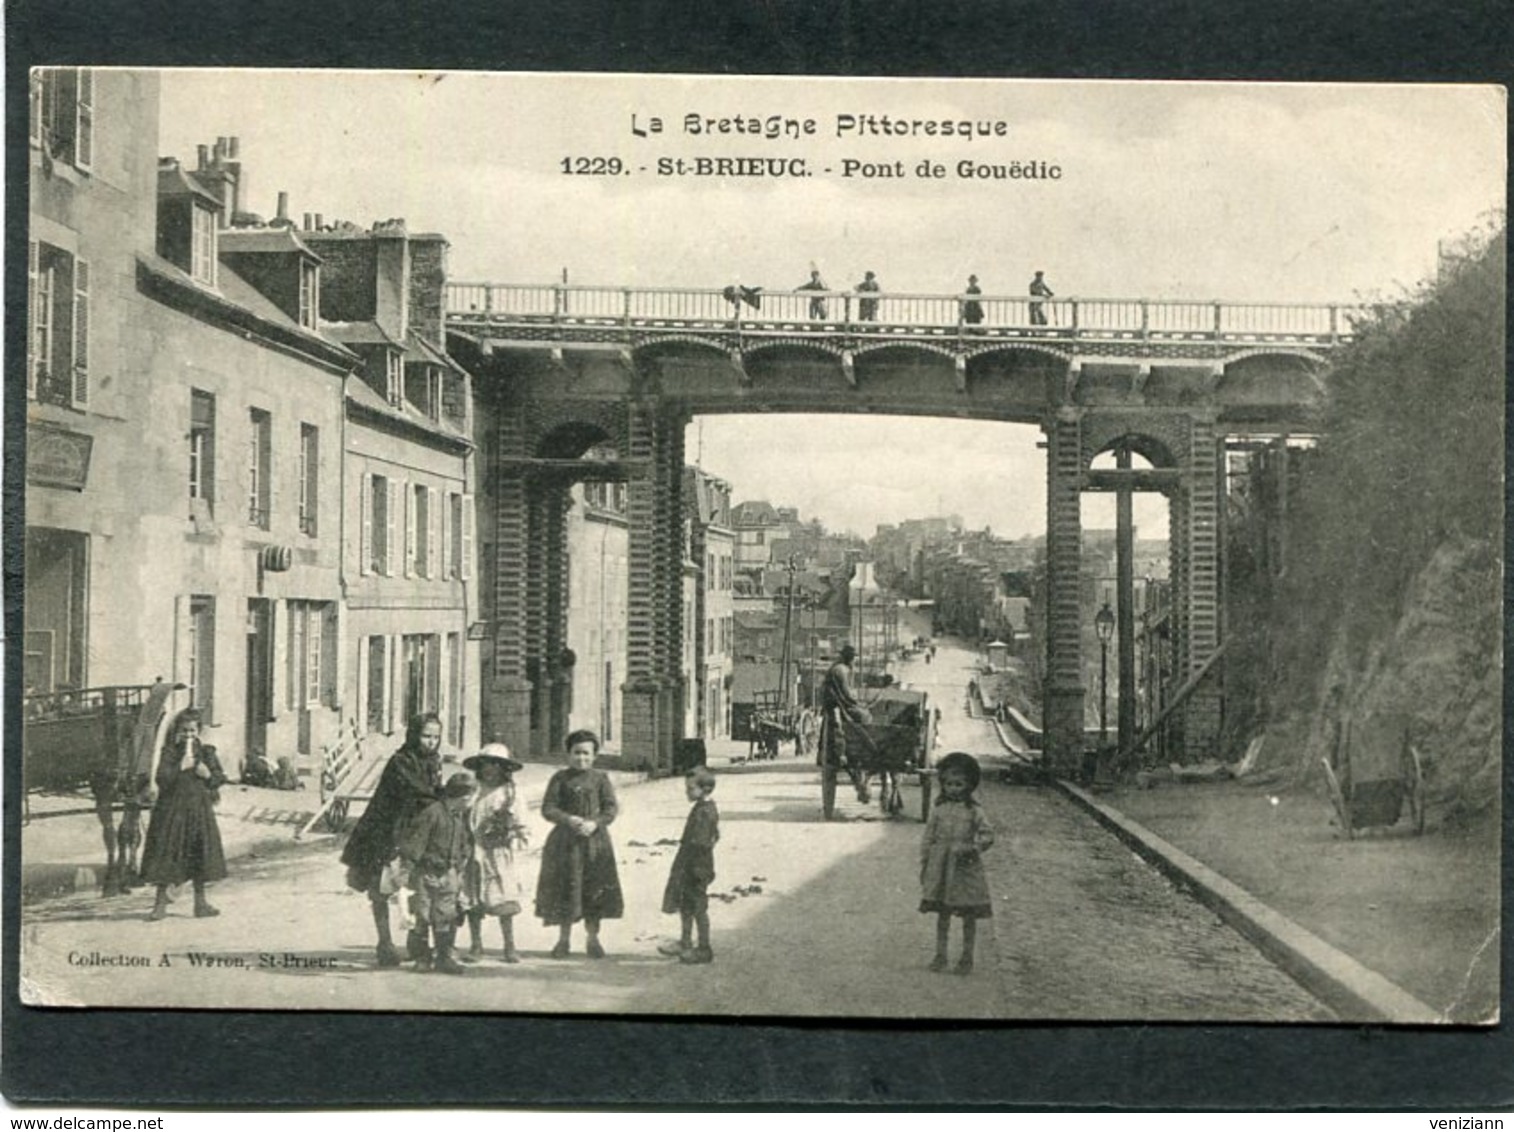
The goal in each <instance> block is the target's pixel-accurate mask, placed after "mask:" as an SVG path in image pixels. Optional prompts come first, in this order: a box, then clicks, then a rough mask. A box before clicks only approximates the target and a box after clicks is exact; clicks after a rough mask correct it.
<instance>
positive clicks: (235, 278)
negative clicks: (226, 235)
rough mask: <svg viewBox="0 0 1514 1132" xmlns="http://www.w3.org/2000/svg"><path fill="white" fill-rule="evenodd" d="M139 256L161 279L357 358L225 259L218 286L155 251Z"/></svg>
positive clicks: (220, 266)
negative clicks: (209, 284) (287, 311)
mask: <svg viewBox="0 0 1514 1132" xmlns="http://www.w3.org/2000/svg"><path fill="white" fill-rule="evenodd" d="M137 259H138V262H139V263H141V265H142V266H143V267H144V268H145V269H146V270H148V271H149V272H152V273H153V274H155V275H157V276H159V277H160V278H162V279H165V280H168V281H169V282H171V283H176V284H179V285H180V286H183V287H189V288H193V289H194V290H195V291H197V292H199V293H200V294H202V295H204V296H206V297H208V298H211V299H213V300H216V301H218V302H220V303H224V304H227V305H229V306H231V307H234V308H236V309H237V310H240V311H241V312H243V313H245V314H249V315H252V316H253V317H255V318H256V319H258V320H259V321H260V322H264V323H267V324H269V325H270V326H274V327H277V328H278V329H279V330H280V331H282V332H283V333H284V334H285V335H293V336H295V337H297V338H299V339H301V340H303V341H306V342H309V343H311V344H312V345H315V346H319V347H321V348H322V349H323V350H324V351H325V352H327V354H328V356H329V355H330V354H331V353H332V352H335V353H336V354H339V355H345V360H346V361H348V362H355V361H356V359H354V358H352V356H351V354H350V353H349V352H348V351H347V350H345V349H343V348H342V345H341V342H340V339H335V338H334V337H333V336H331V335H328V334H324V333H317V332H316V331H313V330H311V329H310V328H309V327H308V326H301V325H300V324H299V323H298V322H296V321H295V320H294V319H292V318H290V317H289V316H288V315H287V314H285V313H284V312H283V311H282V310H280V309H279V307H278V306H277V305H276V304H275V303H273V302H272V301H271V300H270V299H268V298H266V297H265V296H264V295H263V293H262V292H261V291H259V290H258V289H257V288H256V287H254V286H253V285H252V284H251V283H249V282H247V280H245V279H243V278H242V277H241V276H240V275H238V274H237V273H236V272H235V271H234V270H232V269H231V268H230V267H229V266H227V265H226V264H225V263H219V264H217V265H216V286H215V287H213V288H212V287H207V286H205V285H204V284H203V283H200V282H199V281H197V280H195V279H192V278H191V277H190V275H189V273H188V272H187V271H185V270H184V269H183V268H181V267H179V266H178V265H177V264H175V263H173V262H171V261H169V260H166V259H164V258H163V257H162V256H159V255H157V254H155V253H139V254H138V256H137Z"/></svg>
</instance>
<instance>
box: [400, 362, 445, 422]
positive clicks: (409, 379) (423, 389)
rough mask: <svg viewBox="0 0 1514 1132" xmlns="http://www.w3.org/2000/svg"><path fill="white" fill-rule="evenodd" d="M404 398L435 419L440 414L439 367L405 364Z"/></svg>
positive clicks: (440, 379)
mask: <svg viewBox="0 0 1514 1132" xmlns="http://www.w3.org/2000/svg"><path fill="white" fill-rule="evenodd" d="M405 400H407V401H409V402H410V404H411V405H413V406H415V408H416V409H418V410H419V411H420V412H421V413H423V414H425V415H426V416H427V417H429V418H430V419H431V420H433V421H434V420H436V419H437V417H438V416H439V414H440V409H441V400H442V374H441V370H440V368H438V367H437V366H429V365H409V366H406V367H405Z"/></svg>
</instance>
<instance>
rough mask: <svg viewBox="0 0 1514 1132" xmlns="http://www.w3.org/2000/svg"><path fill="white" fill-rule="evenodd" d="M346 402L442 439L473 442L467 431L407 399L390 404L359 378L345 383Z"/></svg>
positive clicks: (466, 442) (469, 444)
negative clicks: (431, 415) (426, 412)
mask: <svg viewBox="0 0 1514 1132" xmlns="http://www.w3.org/2000/svg"><path fill="white" fill-rule="evenodd" d="M347 402H348V404H350V405H354V406H356V407H358V408H360V409H363V410H366V411H367V412H368V413H370V414H371V415H374V416H379V417H385V418H387V419H389V420H391V421H395V422H396V423H400V424H405V425H409V426H410V427H411V428H416V429H420V430H422V431H424V432H428V433H430V434H431V435H433V436H436V437H440V438H442V439H444V440H450V441H454V442H459V441H460V442H462V443H464V444H467V445H468V446H470V447H471V446H472V444H473V441H472V438H471V437H469V436H468V434H467V433H465V432H463V431H462V430H460V429H455V428H453V427H452V426H451V425H449V424H447V423H446V422H445V421H440V420H433V419H432V418H430V417H428V416H426V414H425V413H423V412H421V411H420V410H419V409H416V408H415V407H414V406H413V405H411V404H410V403H409V402H408V401H404V402H401V403H400V404H398V405H391V404H390V403H389V402H388V401H387V400H385V399H384V397H383V396H381V395H380V394H379V392H378V391H377V390H376V389H374V388H373V387H372V386H371V385H369V384H368V383H367V382H366V381H363V380H362V379H361V378H359V379H358V380H356V381H349V382H348V383H347Z"/></svg>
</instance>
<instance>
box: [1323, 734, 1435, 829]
mask: <svg viewBox="0 0 1514 1132" xmlns="http://www.w3.org/2000/svg"><path fill="white" fill-rule="evenodd" d="M1322 761H1323V762H1324V764H1325V782H1326V785H1327V786H1328V787H1329V789H1330V804H1331V805H1332V806H1333V807H1334V809H1335V816H1336V820H1337V821H1338V822H1339V823H1340V828H1341V832H1342V834H1344V836H1345V837H1346V838H1347V839H1348V840H1349V839H1351V838H1352V837H1354V836H1355V834H1356V831H1357V830H1361V829H1369V828H1372V827H1374V826H1378V827H1381V826H1390V825H1395V824H1397V823H1398V821H1399V819H1400V818H1401V817H1402V816H1403V813H1404V808H1405V806H1406V805H1407V807H1408V812H1409V822H1410V824H1411V825H1412V827H1413V829H1414V832H1415V833H1416V834H1419V833H1423V832H1424V831H1425V768H1424V762H1423V760H1422V759H1421V758H1420V754H1419V750H1418V748H1416V747H1415V746H1414V744H1413V743H1411V742H1410V741H1409V732H1408V729H1407V728H1406V727H1404V726H1403V725H1402V724H1399V723H1394V722H1391V721H1373V722H1370V723H1368V724H1366V725H1364V726H1361V727H1357V728H1355V729H1353V727H1352V723H1351V720H1350V718H1349V717H1348V718H1347V719H1345V720H1344V721H1342V722H1340V723H1338V724H1337V727H1336V733H1335V749H1334V751H1333V752H1332V753H1331V755H1330V756H1328V757H1326V758H1325V759H1323V760H1322Z"/></svg>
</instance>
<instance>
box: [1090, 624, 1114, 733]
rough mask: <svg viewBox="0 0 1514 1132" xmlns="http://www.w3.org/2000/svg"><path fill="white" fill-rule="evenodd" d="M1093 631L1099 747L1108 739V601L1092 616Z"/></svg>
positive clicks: (1111, 633) (1111, 628) (1110, 628)
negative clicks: (1096, 653) (1096, 639)
mask: <svg viewBox="0 0 1514 1132" xmlns="http://www.w3.org/2000/svg"><path fill="white" fill-rule="evenodd" d="M1093 631H1094V632H1095V633H1097V634H1098V635H1099V746H1100V748H1102V747H1103V746H1104V741H1105V740H1106V739H1107V738H1108V737H1109V642H1110V640H1111V639H1112V638H1113V637H1114V610H1112V609H1110V608H1109V599H1108V598H1106V599H1105V600H1104V608H1103V609H1101V610H1099V612H1098V613H1096V614H1095V615H1094V619H1093Z"/></svg>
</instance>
